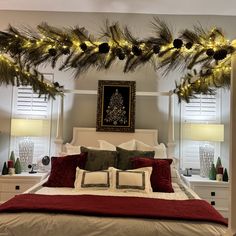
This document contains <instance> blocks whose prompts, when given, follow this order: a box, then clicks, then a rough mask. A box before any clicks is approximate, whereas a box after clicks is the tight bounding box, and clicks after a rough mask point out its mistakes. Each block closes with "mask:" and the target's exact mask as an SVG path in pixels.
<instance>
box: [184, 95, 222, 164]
mask: <svg viewBox="0 0 236 236" xmlns="http://www.w3.org/2000/svg"><path fill="white" fill-rule="evenodd" d="M220 110H221V105H220V91H219V92H218V93H217V94H215V95H202V94H200V95H196V98H192V99H190V102H189V103H182V104H181V124H184V123H220ZM181 127H182V126H181ZM201 144H202V142H201V141H191V140H184V139H182V141H181V168H182V169H185V168H193V169H199V168H200V162H199V146H200V145H201ZM214 145H215V156H217V155H219V153H220V144H219V143H214Z"/></svg>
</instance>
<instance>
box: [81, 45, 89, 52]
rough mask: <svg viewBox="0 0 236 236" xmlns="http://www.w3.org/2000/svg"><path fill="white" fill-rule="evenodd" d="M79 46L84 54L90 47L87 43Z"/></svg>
mask: <svg viewBox="0 0 236 236" xmlns="http://www.w3.org/2000/svg"><path fill="white" fill-rule="evenodd" d="M79 46H80V48H81V50H82V51H84V52H85V51H86V50H87V49H88V46H87V44H86V43H81V44H80V45H79Z"/></svg>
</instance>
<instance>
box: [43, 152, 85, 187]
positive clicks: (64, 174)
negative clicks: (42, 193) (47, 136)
mask: <svg viewBox="0 0 236 236" xmlns="http://www.w3.org/2000/svg"><path fill="white" fill-rule="evenodd" d="M86 158H87V154H86V153H81V154H76V155H68V156H63V157H52V158H51V172H50V175H49V178H48V180H47V182H45V183H44V184H43V186H45V187H70V188H73V187H74V182H75V174H76V168H77V166H79V167H80V168H84V167H85V163H86Z"/></svg>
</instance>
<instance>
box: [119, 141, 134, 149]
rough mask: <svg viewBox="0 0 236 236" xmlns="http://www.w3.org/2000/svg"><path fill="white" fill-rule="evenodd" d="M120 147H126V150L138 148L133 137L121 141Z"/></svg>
mask: <svg viewBox="0 0 236 236" xmlns="http://www.w3.org/2000/svg"><path fill="white" fill-rule="evenodd" d="M118 147H120V148H123V149H126V150H136V144H135V139H131V140H129V141H127V142H124V143H121V144H120V145H118Z"/></svg>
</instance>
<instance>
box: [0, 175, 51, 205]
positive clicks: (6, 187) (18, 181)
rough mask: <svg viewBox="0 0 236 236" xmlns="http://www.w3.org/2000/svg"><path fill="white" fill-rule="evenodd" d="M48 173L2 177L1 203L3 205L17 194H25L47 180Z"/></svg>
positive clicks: (0, 185)
mask: <svg viewBox="0 0 236 236" xmlns="http://www.w3.org/2000/svg"><path fill="white" fill-rule="evenodd" d="M47 175H48V173H35V174H29V173H27V172H25V173H21V174H17V175H1V176H0V203H3V202H5V201H7V200H9V199H10V198H12V197H14V196H15V195H17V194H20V193H23V192H25V191H26V190H27V189H29V188H31V187H32V186H33V185H35V184H37V183H39V182H40V181H41V180H43V179H44V178H46V177H47Z"/></svg>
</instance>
